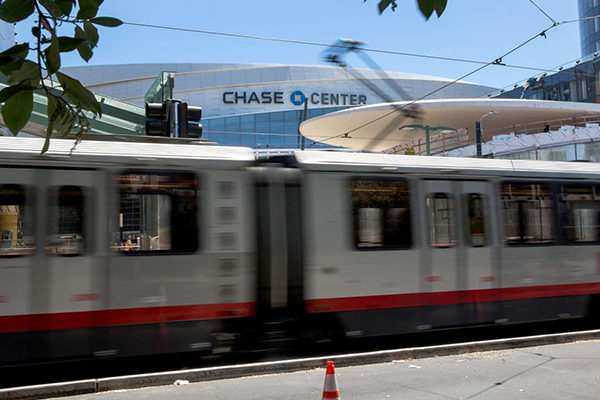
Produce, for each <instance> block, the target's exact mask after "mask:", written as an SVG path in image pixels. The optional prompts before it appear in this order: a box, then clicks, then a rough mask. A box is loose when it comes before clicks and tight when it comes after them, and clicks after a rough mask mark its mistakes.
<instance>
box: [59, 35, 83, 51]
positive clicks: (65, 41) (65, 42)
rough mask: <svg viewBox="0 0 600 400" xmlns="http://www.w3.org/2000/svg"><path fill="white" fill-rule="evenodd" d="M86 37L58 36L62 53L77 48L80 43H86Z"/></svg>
mask: <svg viewBox="0 0 600 400" xmlns="http://www.w3.org/2000/svg"><path fill="white" fill-rule="evenodd" d="M84 42H85V39H78V38H72V37H70V36H59V37H58V48H59V49H60V51H61V52H62V53H67V52H69V51H73V50H75V49H76V48H77V47H78V46H79V45H80V44H82V43H84Z"/></svg>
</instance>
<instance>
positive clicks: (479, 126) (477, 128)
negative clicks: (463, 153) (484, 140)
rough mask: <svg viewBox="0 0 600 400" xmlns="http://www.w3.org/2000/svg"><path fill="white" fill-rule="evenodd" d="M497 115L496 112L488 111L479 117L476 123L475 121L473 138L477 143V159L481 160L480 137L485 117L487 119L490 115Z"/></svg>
mask: <svg viewBox="0 0 600 400" xmlns="http://www.w3.org/2000/svg"><path fill="white" fill-rule="evenodd" d="M494 114H498V112H497V111H489V112H487V113H485V114H483V115H482V116H481V117H479V120H478V121H475V138H476V141H477V158H481V136H482V131H483V129H482V123H483V119H484V118H485V117H489V116H490V115H494Z"/></svg>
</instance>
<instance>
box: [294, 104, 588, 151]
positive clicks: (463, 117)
mask: <svg viewBox="0 0 600 400" xmlns="http://www.w3.org/2000/svg"><path fill="white" fill-rule="evenodd" d="M409 103H410V102H397V103H382V104H374V105H368V106H364V107H356V108H350V109H347V110H342V111H338V112H335V113H331V114H325V115H322V116H319V117H315V118H311V119H309V120H308V121H305V122H304V123H302V125H300V132H301V133H302V135H303V136H305V137H306V138H308V139H311V140H314V141H317V142H322V143H327V144H331V145H333V146H341V147H347V148H350V149H355V150H371V151H383V150H386V149H389V148H391V147H393V146H395V145H398V144H403V143H407V142H412V141H413V140H416V139H419V138H424V137H425V131H424V130H423V129H412V130H407V129H401V128H402V127H406V126H408V125H422V126H425V125H429V126H431V127H437V126H445V127H449V128H453V129H460V128H467V129H468V130H469V132H474V131H475V122H476V121H477V120H479V119H481V117H482V116H483V115H485V114H487V113H488V112H490V111H495V112H496V114H493V115H488V116H486V117H485V119H484V121H483V128H484V130H492V129H498V128H503V127H509V126H511V125H521V124H527V123H532V122H539V121H544V120H557V119H566V118H573V117H583V116H589V115H593V114H600V104H595V103H575V102H564V101H549V100H518V99H441V100H421V101H418V102H416V103H415V104H416V105H418V108H419V110H420V115H419V118H418V119H415V118H408V117H405V115H404V113H403V112H402V111H401V110H399V108H402V107H404V106H406V105H407V104H409ZM432 133H433V132H432Z"/></svg>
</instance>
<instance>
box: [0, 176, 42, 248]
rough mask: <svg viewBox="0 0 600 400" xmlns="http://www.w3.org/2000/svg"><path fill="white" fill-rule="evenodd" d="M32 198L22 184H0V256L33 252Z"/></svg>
mask: <svg viewBox="0 0 600 400" xmlns="http://www.w3.org/2000/svg"><path fill="white" fill-rule="evenodd" d="M32 200H33V199H32V198H31V196H28V191H27V190H26V188H25V187H24V186H21V185H2V186H0V232H2V241H1V242H0V256H5V257H14V256H23V255H29V254H33V253H35V248H36V247H35V236H34V222H33V207H32V205H31V204H32V203H33V201H32Z"/></svg>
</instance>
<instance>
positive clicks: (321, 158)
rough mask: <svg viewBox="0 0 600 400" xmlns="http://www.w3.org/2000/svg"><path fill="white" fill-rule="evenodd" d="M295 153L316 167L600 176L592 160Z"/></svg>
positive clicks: (599, 168)
mask: <svg viewBox="0 0 600 400" xmlns="http://www.w3.org/2000/svg"><path fill="white" fill-rule="evenodd" d="M294 155H295V158H296V161H297V162H298V163H299V164H300V165H301V166H302V167H303V168H305V169H314V170H343V171H365V172H366V171H368V172H381V171H386V172H389V173H404V172H406V173H408V172H410V173H423V174H439V175H444V174H446V175H455V174H457V175H476V176H519V177H536V178H539V177H553V178H557V177H565V178H580V179H600V164H599V163H591V162H564V161H531V160H505V159H487V158H466V157H465V158H454V157H431V156H414V155H410V156H404V155H392V154H374V153H344V152H326V151H297V152H295V153H294Z"/></svg>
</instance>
